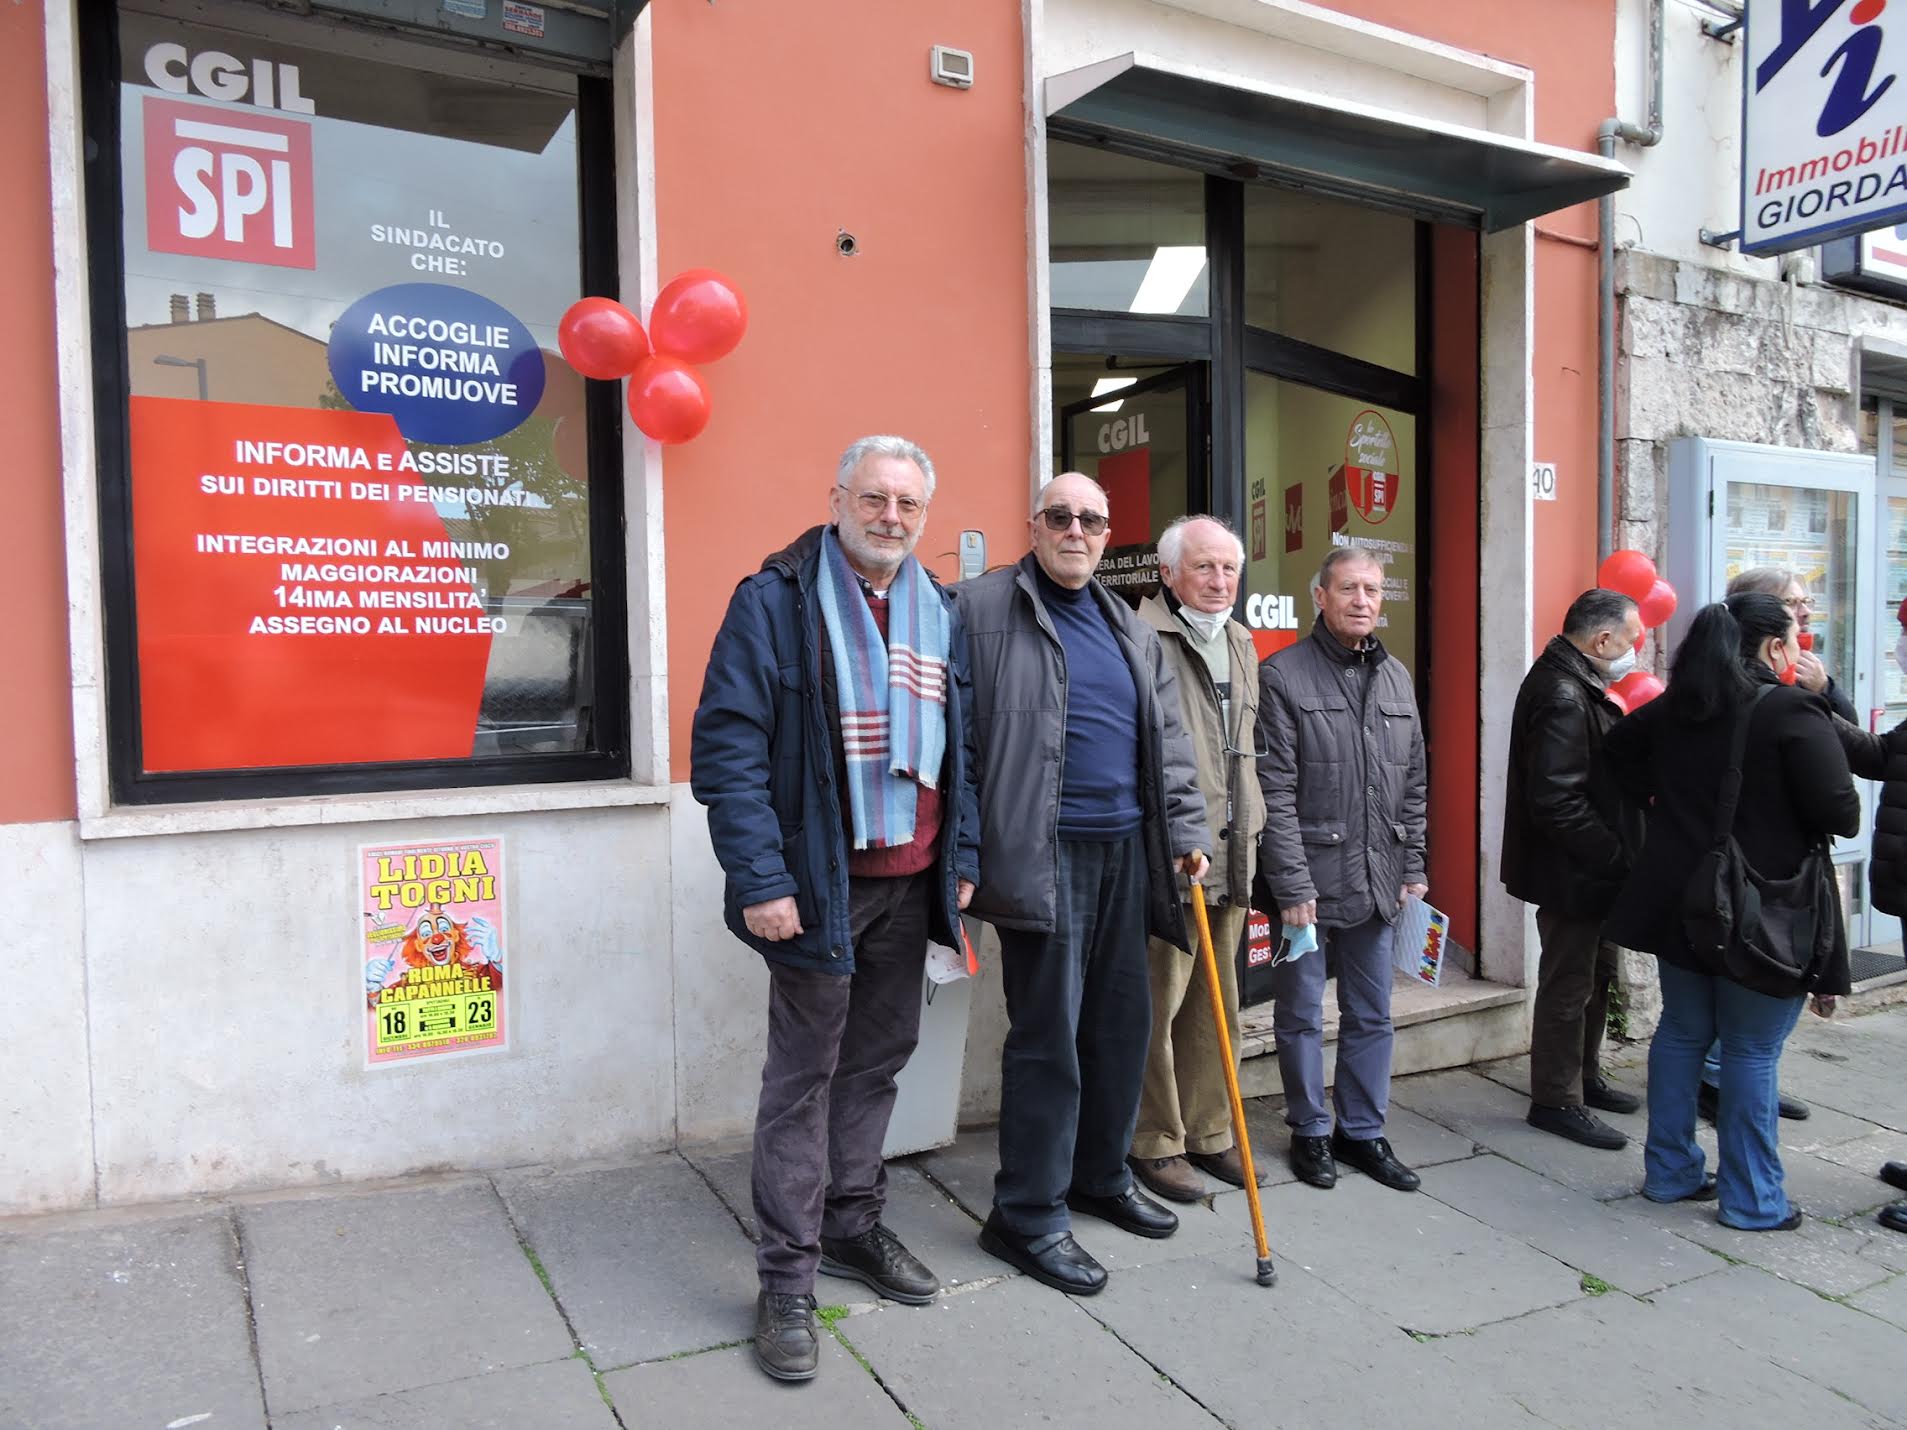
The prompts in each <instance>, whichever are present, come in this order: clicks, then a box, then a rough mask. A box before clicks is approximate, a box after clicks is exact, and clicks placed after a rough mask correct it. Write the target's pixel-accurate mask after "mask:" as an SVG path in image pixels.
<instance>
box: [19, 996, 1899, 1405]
mask: <svg viewBox="0 0 1907 1430" xmlns="http://www.w3.org/2000/svg"><path fill="white" fill-rule="evenodd" d="M1624 1056H1625V1059H1626V1061H1627V1063H1628V1065H1629V1066H1628V1067H1627V1068H1626V1069H1625V1070H1623V1071H1621V1072H1620V1073H1619V1076H1618V1080H1619V1081H1623V1082H1626V1083H1628V1084H1629V1085H1631V1086H1638V1087H1639V1085H1640V1081H1641V1076H1640V1071H1639V1067H1640V1063H1641V1050H1640V1049H1631V1050H1628V1051H1627V1052H1626V1053H1625V1055H1624ZM1782 1081H1783V1084H1784V1086H1785V1087H1786V1088H1788V1089H1789V1090H1790V1091H1793V1092H1795V1093H1798V1094H1800V1095H1801V1096H1803V1097H1805V1098H1807V1099H1808V1100H1809V1101H1811V1102H1812V1103H1813V1104H1814V1106H1815V1113H1814V1116H1813V1117H1812V1118H1811V1119H1810V1120H1808V1121H1806V1122H1800V1123H1783V1124H1782V1135H1783V1139H1784V1148H1785V1150H1784V1153H1783V1155H1784V1157H1785V1159H1786V1162H1787V1168H1788V1177H1789V1186H1790V1189H1791V1191H1792V1193H1793V1195H1794V1196H1795V1199H1796V1200H1797V1201H1798V1203H1799V1204H1800V1205H1801V1206H1802V1207H1803V1208H1805V1209H1806V1211H1807V1212H1808V1213H1809V1217H1810V1219H1809V1221H1808V1222H1807V1223H1806V1225H1805V1226H1804V1228H1803V1229H1802V1230H1801V1231H1800V1232H1798V1233H1791V1234H1765V1235H1755V1234H1752V1233H1741V1232H1732V1231H1729V1230H1727V1229H1725V1228H1723V1227H1720V1226H1718V1225H1717V1224H1716V1223H1715V1221H1714V1220H1713V1216H1712V1211H1711V1209H1710V1208H1705V1207H1702V1206H1699V1205H1695V1204H1683V1205H1678V1206H1671V1207H1658V1206H1654V1205H1652V1204H1650V1203H1648V1202H1645V1201H1643V1200H1642V1199H1641V1198H1640V1197H1638V1196H1637V1195H1636V1188H1637V1186H1638V1185H1639V1183H1640V1181H1641V1149H1640V1141H1641V1136H1642V1132H1643V1119H1642V1118H1641V1117H1640V1116H1639V1115H1638V1116H1636V1117H1629V1118H1618V1119H1614V1120H1616V1121H1618V1122H1620V1123H1622V1124H1623V1125H1624V1127H1625V1130H1627V1131H1629V1132H1630V1133H1631V1135H1632V1138H1633V1139H1634V1140H1633V1141H1632V1143H1631V1146H1630V1147H1629V1149H1628V1150H1626V1151H1623V1152H1617V1153H1608V1152H1594V1151H1590V1150H1587V1149H1584V1148H1580V1147H1577V1146H1575V1145H1574V1144H1572V1143H1568V1142H1564V1141H1561V1140H1559V1139H1557V1138H1554V1137H1550V1136H1547V1135H1545V1134H1542V1133H1538V1132H1535V1131H1532V1130H1531V1129H1530V1128H1529V1127H1527V1126H1526V1125H1525V1124H1524V1122H1523V1120H1522V1118H1523V1113H1524V1111H1525V1110H1526V1107H1527V1086H1528V1084H1527V1081H1526V1068H1525V1066H1524V1060H1522V1059H1516V1060H1513V1061H1511V1062H1507V1063H1499V1064H1492V1065H1489V1066H1486V1067H1479V1068H1475V1069H1469V1070H1465V1071H1459V1072H1445V1073H1433V1074H1428V1075H1425V1076H1421V1077H1413V1078H1408V1079H1403V1080H1400V1081H1399V1082H1398V1084H1397V1086H1396V1089H1395V1104H1396V1105H1395V1107H1394V1109H1393V1117H1392V1124H1391V1135H1392V1140H1393V1142H1394V1144H1395V1145H1396V1147H1397V1150H1398V1153H1399V1155H1401V1156H1402V1157H1403V1158H1404V1159H1405V1160H1406V1161H1408V1162H1411V1163H1413V1164H1415V1165H1417V1166H1418V1167H1419V1168H1421V1169H1422V1171H1423V1174H1424V1190H1423V1192H1422V1193H1421V1194H1419V1195H1416V1196H1403V1195H1399V1194H1397V1193H1394V1192H1388V1191H1385V1190H1383V1189H1382V1188H1379V1187H1377V1186H1375V1185H1374V1184H1372V1183H1371V1182H1369V1181H1367V1180H1365V1179H1364V1178H1362V1177H1360V1176H1358V1175H1356V1174H1355V1173H1352V1174H1348V1175H1347V1176H1346V1178H1345V1180H1344V1181H1343V1182H1341V1183H1340V1184H1339V1186H1338V1187H1337V1188H1336V1189H1335V1190H1334V1191H1331V1192H1328V1193H1326V1192H1320V1191H1317V1190H1315V1189H1313V1188H1310V1187H1306V1186H1302V1185H1299V1184H1296V1183H1294V1182H1293V1181H1292V1180H1291V1177H1290V1174H1289V1172H1288V1171H1286V1169H1285V1167H1284V1164H1283V1152H1284V1146H1285V1136H1284V1129H1283V1125H1282V1122H1281V1120H1280V1117H1279V1113H1278V1109H1277V1106H1276V1105H1275V1102H1272V1101H1264V1102H1259V1103H1256V1104H1254V1105H1253V1107H1252V1118H1253V1122H1254V1134H1255V1135H1254V1146H1255V1147H1257V1148H1258V1149H1259V1152H1260V1156H1261V1160H1262V1161H1263V1162H1264V1163H1265V1164H1266V1165H1267V1168H1268V1169H1269V1170H1271V1171H1272V1173H1273V1183H1274V1184H1273V1185H1272V1186H1270V1187H1268V1188H1267V1189H1266V1191H1265V1194H1264V1205H1265V1214H1266V1218H1267V1221H1268V1224H1269V1226H1270V1229H1271V1237H1272V1244H1273V1251H1274V1255H1275V1256H1276V1257H1277V1260H1278V1265H1279V1281H1278V1285H1277V1286H1276V1287H1275V1288H1273V1289H1270V1290H1266V1289H1263V1288H1261V1287H1259V1286H1257V1285H1256V1284H1255V1283H1254V1281H1253V1279H1252V1272H1253V1266H1254V1258H1253V1252H1252V1246H1251V1236H1250V1231H1249V1222H1248V1217H1247V1213H1246V1208H1245V1200H1244V1194H1243V1193H1242V1192H1228V1193H1226V1194H1225V1195H1222V1196H1219V1197H1216V1198H1215V1199H1213V1201H1212V1203H1211V1204H1210V1205H1199V1206H1193V1207H1191V1208H1189V1209H1187V1210H1186V1212H1185V1214H1184V1226H1183V1228H1182V1229H1181V1231H1180V1232H1179V1234H1178V1235H1177V1236H1174V1237H1173V1238H1171V1239H1170V1240H1167V1241H1163V1242H1154V1241H1144V1240H1141V1239H1139V1238H1136V1237H1131V1236H1128V1235H1126V1234H1124V1233H1123V1232H1119V1231H1116V1230H1114V1229H1112V1228H1110V1227H1107V1226H1104V1225H1103V1224H1099V1223H1094V1222H1090V1221H1087V1220H1085V1219H1083V1218H1082V1219H1081V1222H1080V1225H1079V1227H1078V1232H1079V1235H1080V1238H1081V1240H1082V1241H1083V1242H1084V1244H1085V1245H1086V1246H1087V1247H1088V1248H1089V1249H1090V1250H1092V1251H1093V1252H1094V1253H1095V1254H1097V1255H1098V1256H1099V1257H1100V1258H1101V1259H1102V1260H1104V1261H1105V1262H1106V1263H1107V1264H1108V1265H1109V1266H1110V1267H1111V1268H1112V1269H1113V1276H1112V1283H1111V1285H1110V1286H1109V1287H1108V1289H1107V1291H1106V1292H1105V1294H1103V1295H1101V1296H1099V1297H1096V1298H1093V1299H1091V1300H1085V1301H1073V1300H1069V1299H1067V1298H1065V1297H1063V1296H1060V1295H1058V1294H1057V1293H1055V1292H1053V1291H1050V1290H1048V1289H1046V1288H1045V1287H1042V1286H1039V1285H1037V1284H1035V1283H1033V1282H1030V1281H1028V1280H1026V1279H1025V1278H1022V1277H1018V1276H1015V1275H1012V1274H1003V1273H1004V1272H1005V1268H1004V1267H1003V1266H1001V1265H1000V1263H998V1262H995V1261H994V1260H992V1259H991V1258H990V1257H988V1256H986V1255H984V1254H983V1253H982V1252H981V1251H980V1250H979V1249H978V1247H977V1246H975V1244H974V1234H975V1232H976V1230H977V1229H978V1220H977V1219H978V1218H979V1217H980V1216H983V1215H984V1214H985V1211H986V1207H987V1202H988V1191H989V1186H990V1180H991V1176H992V1172H993V1165H994V1163H993V1139H992V1136H991V1134H974V1135H970V1136H966V1137H963V1138H961V1140H960V1141H959V1142H958V1143H957V1144H956V1145H955V1146H953V1147H951V1148H948V1149H946V1150H944V1151H940V1152H935V1153H930V1154H927V1155H925V1156H922V1157H919V1158H914V1159H909V1160H908V1161H906V1162H903V1163H900V1164H897V1165H896V1166H895V1168H894V1171H893V1178H892V1180H893V1194H892V1197H891V1202H890V1214H889V1218H888V1220H889V1222H890V1224H891V1225H893V1226H894V1227H895V1228H896V1229H897V1230H898V1231H899V1232H900V1233H901V1235H902V1236H903V1237H904V1238H905V1239H906V1240H907V1241H908V1243H909V1244H910V1245H911V1246H912V1247H913V1248H914V1249H915V1250H916V1251H917V1252H919V1253H920V1254H921V1255H922V1256H923V1258H924V1259H925V1260H926V1261H927V1262H928V1263H929V1264H930V1265H932V1266H933V1267H934V1268H935V1269H936V1270H937V1271H938V1272H939V1273H940V1274H941V1275H942V1276H943V1278H945V1280H946V1282H947V1285H948V1289H947V1291H946V1293H945V1294H943V1295H942V1296H941V1297H940V1298H939V1299H938V1300H936V1301H935V1302H934V1303H933V1304H932V1305H930V1306H926V1307H920V1308H909V1307H903V1306H896V1305H892V1304H887V1303H880V1302H874V1301H870V1300H869V1299H868V1293H867V1292H866V1290H865V1289H864V1288H862V1287H861V1286H860V1285H858V1283H854V1282H847V1281H837V1280H831V1279H829V1278H825V1277H824V1278H823V1279H822V1281H821V1282H820V1284H819V1286H818V1288H817V1289H818V1291H819V1293H820V1297H821V1300H822V1303H823V1305H824V1306H826V1307H828V1308H829V1309H828V1311H827V1318H828V1320H829V1321H830V1322H831V1329H832V1335H831V1336H830V1337H828V1338H826V1339H825V1341H824V1346H825V1351H824V1355H823V1361H824V1363H823V1365H822V1368H821V1374H820V1376H819V1377H818V1378H817V1379H816V1380H815V1381H814V1382H813V1383H811V1384H809V1385H805V1386H782V1385H777V1384H774V1383H772V1382H770V1381H769V1380H767V1379H766V1378H765V1377H764V1376H762V1375H761V1374H760V1373H759V1372H758V1371H757V1370H756V1369H755V1367H754V1365H753V1364H752V1360H751V1358H750V1355H749V1351H748V1348H747V1345H746V1338H747V1336H748V1334H749V1331H750V1327H751V1317H752V1311H753V1300H754V1275H753V1258H752V1251H751V1247H750V1244H749V1240H748V1235H747V1230H748V1206H747V1182H748V1154H747V1151H746V1149H741V1150H735V1149H733V1148H689V1149H684V1151H683V1152H682V1153H680V1154H679V1155H678V1154H661V1155H655V1156H648V1157H643V1158H639V1159H636V1160H634V1161H631V1162H629V1163H627V1164H626V1165H619V1166H606V1167H583V1168H579V1167H564V1168H529V1169H520V1170H515V1171H510V1172H500V1173H497V1174H495V1175H490V1176H480V1175H470V1176H457V1177H444V1178H432V1179H427V1180H417V1181H409V1182H404V1183H401V1184H394V1185H383V1186H376V1187H362V1188H349V1189H343V1190H332V1191H325V1192H300V1193H283V1194H278V1195H269V1196H257V1197H242V1198H232V1199H228V1200H219V1201H210V1202H203V1203H193V1204H189V1205H172V1206H165V1207H154V1208H143V1209H138V1210H131V1211H118V1212H103V1213H89V1214H84V1215H72V1216H56V1217H43V1218H35V1219H27V1220H15V1221H0V1427H5V1430H14V1427H31V1430H54V1427H69V1426H84V1427H103V1430H129V1427H148V1426H150V1427H153V1430H160V1427H167V1430H184V1427H188V1426H204V1427H207V1430H226V1427H257V1426H272V1427H276V1430H332V1427H346V1428H347V1430H364V1427H397V1426H403V1427H440V1426H441V1427H487V1426H496V1427H512V1430H515V1427H532V1430H543V1428H544V1427H552V1430H554V1428H555V1427H578V1430H613V1427H616V1426H622V1427H624V1430H637V1427H643V1430H647V1427H652V1426H669V1427H701V1426H710V1427H714V1426H721V1427H735V1426H743V1427H752V1426H762V1427H769V1426H772V1427H774V1430H807V1427H814V1430H860V1427H877V1426H887V1427H906V1426H908V1425H909V1424H910V1423H911V1424H914V1425H925V1426H932V1427H934V1428H935V1430H961V1428H962V1427H976V1430H999V1427H1001V1426H1005V1425H1016V1424H1027V1423H1044V1424H1048V1425H1059V1426H1074V1425H1078V1426H1088V1425H1091V1426H1138V1427H1145V1430H1177V1427H1210V1426H1213V1425H1217V1424H1226V1425H1232V1426H1240V1427H1246V1426H1250V1427H1256V1426H1285V1425H1292V1426H1306V1427H1320V1430H1329V1427H1338V1426H1344V1427H1367V1426H1371V1425H1392V1424H1408V1425H1417V1426H1425V1427H1442V1426H1455V1425H1463V1426H1465V1427H1466V1430H1494V1427H1498V1426H1505V1427H1509V1426H1516V1427H1543V1426H1567V1427H1584V1430H1591V1427H1593V1430H1604V1427H1608V1426H1617V1425H1621V1426H1656V1425H1660V1426H1674V1427H1676V1430H1693V1428H1694V1427H1701V1426H1715V1427H1718V1430H1747V1427H1757V1426H1805V1427H1807V1430H1839V1427H1855V1426H1862V1427H1880V1426H1900V1425H1907V1274H1904V1273H1907V1236H1902V1235H1899V1234H1897V1233H1891V1232H1887V1231H1884V1230H1882V1229H1881V1228H1880V1227H1878V1226H1877V1225H1876V1224H1875V1222H1874V1220H1873V1218H1872V1216H1871V1212H1872V1210H1873V1209H1874V1208H1875V1207H1876V1206H1878V1205H1880V1204H1881V1203H1883V1202H1886V1201H1887V1200H1889V1198H1890V1193H1889V1189H1888V1188H1887V1187H1886V1186H1885V1185H1884V1184H1883V1183H1881V1182H1880V1181H1879V1180H1877V1179H1876V1177H1875V1175H1874V1173H1875V1171H1876V1170H1877V1169H1878V1168H1879V1166H1880V1164H1881V1163H1882V1162H1883V1161H1886V1160H1888V1159H1890V1158H1907V1010H1895V1011H1892V1012H1886V1013H1879V1014H1874V1015H1872V1016H1868V1017H1864V1018H1858V1019H1852V1020H1847V1021H1843V1022H1840V1023H1836V1024H1832V1025H1824V1024H1821V1023H1820V1022H1818V1021H1817V1020H1815V1019H1812V1018H1804V1020H1803V1026H1802V1028H1801V1030H1800V1031H1799V1032H1797V1034H1796V1036H1795V1038H1794V1039H1793V1041H1792V1042H1791V1044H1790V1046H1789V1051H1788V1055H1787V1058H1786V1059H1785V1062H1784V1064H1783V1077H1782ZM1705 1135H1706V1136H1707V1137H1708V1139H1709V1142H1708V1145H1709V1146H1710V1148H1711V1150H1712V1148H1713V1137H1712V1133H1710V1134H1705Z"/></svg>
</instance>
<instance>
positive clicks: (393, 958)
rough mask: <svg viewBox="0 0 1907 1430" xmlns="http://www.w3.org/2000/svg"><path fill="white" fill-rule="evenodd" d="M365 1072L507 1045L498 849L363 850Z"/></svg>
mask: <svg viewBox="0 0 1907 1430" xmlns="http://www.w3.org/2000/svg"><path fill="white" fill-rule="evenodd" d="M358 864H359V871H360V877H361V881H362V886H361V893H362V900H361V904H362V908H361V912H362V918H361V920H360V922H361V924H362V928H361V930H360V941H359V950H360V952H361V954H362V969H361V972H362V981H361V983H360V984H359V986H358V987H359V996H360V997H361V1000H362V1001H361V1007H362V1009H363V1017H364V1038H365V1042H364V1061H365V1066H366V1067H376V1066H379V1065H381V1064H386V1063H393V1062H403V1061H408V1060H411V1059H415V1058H421V1057H439V1056H444V1055H447V1054H451V1053H469V1052H486V1051H491V1050H494V1049H501V1048H504V1047H506V1046H508V1038H507V1032H508V1028H507V1019H506V1014H505V1003H504V982H503V966H504V940H505V933H504V931H505V929H506V927H507V924H506V922H505V920H504V909H503V888H504V879H503V840H502V838H501V837H498V836H492V837H489V838H476V839H464V840H450V841H443V842H438V843H432V844H402V845H388V846H372V845H365V846H363V847H361V848H360V849H359V851H358Z"/></svg>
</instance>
